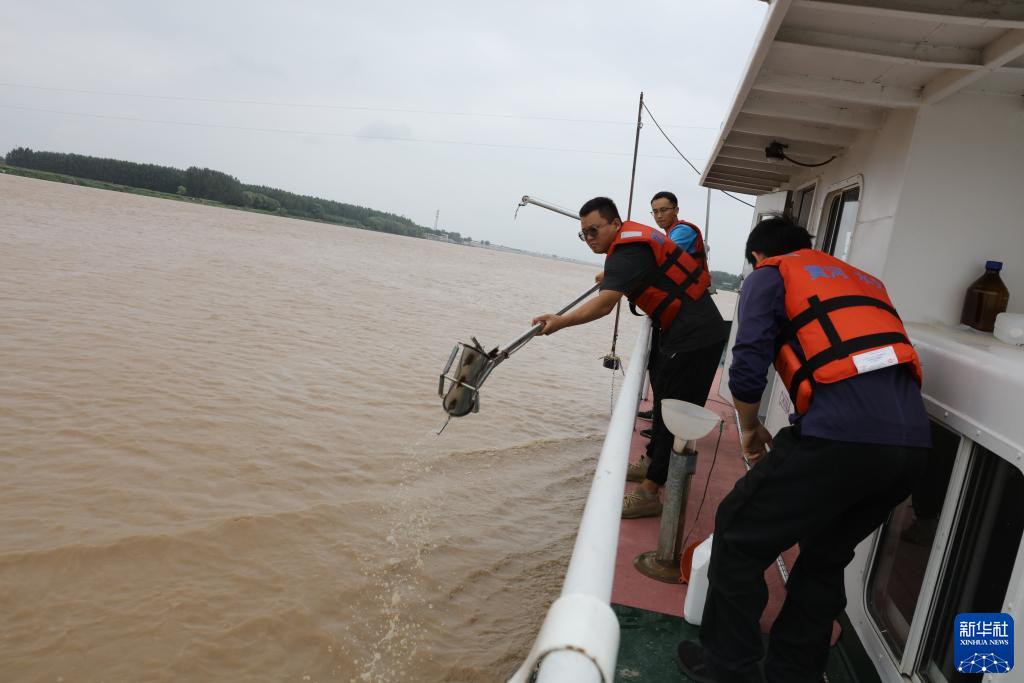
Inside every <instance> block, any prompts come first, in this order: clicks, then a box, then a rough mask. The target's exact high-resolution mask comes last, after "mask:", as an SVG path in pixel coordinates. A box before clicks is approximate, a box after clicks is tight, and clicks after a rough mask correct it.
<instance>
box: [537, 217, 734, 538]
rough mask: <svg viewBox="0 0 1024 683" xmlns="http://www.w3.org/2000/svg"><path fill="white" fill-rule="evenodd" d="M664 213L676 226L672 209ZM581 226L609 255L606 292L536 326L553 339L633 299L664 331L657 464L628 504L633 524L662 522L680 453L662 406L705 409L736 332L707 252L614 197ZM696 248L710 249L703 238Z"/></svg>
mask: <svg viewBox="0 0 1024 683" xmlns="http://www.w3.org/2000/svg"><path fill="white" fill-rule="evenodd" d="M660 199H665V200H666V201H668V200H667V198H665V197H662V198H660ZM671 204H673V205H674V204H675V202H671ZM659 208H661V207H659ZM669 208H675V207H674V206H673V207H669ZM660 213H661V214H667V215H668V216H669V218H670V219H672V220H673V221H674V218H672V216H671V214H672V212H671V211H669V212H660ZM656 218H657V215H656ZM580 224H581V227H582V230H580V233H579V237H580V239H582V240H584V241H585V242H586V243H587V246H589V247H590V249H591V251H593V252H594V253H595V254H607V256H606V258H605V264H604V275H603V278H602V280H601V289H600V292H599V294H598V296H597V297H595V298H593V299H591V300H589V301H587V302H586V303H584V304H583V305H581V306H580V307H578V308H576V309H574V310H573V311H570V312H569V313H566V314H565V315H551V314H546V315H541V316H537V317H536V318H534V320H533V324H537V323H538V322H543V323H544V328H543V330H542V332H541V333H542V334H553V333H554V332H557V331H558V330H560V329H562V328H563V327H570V326H572V325H581V324H584V323H588V322H591V321H593V320H597V319H598V318H601V317H604V316H606V315H608V314H609V313H610V312H611V311H612V310H614V308H615V305H616V304H617V303H618V302H619V300H620V299H621V298H622V296H624V295H625V296H626V297H627V298H628V299H629V300H630V302H632V303H634V304H635V305H636V306H637V307H638V308H640V309H642V310H643V311H644V312H645V313H647V314H648V315H649V316H651V318H652V320H653V324H654V325H656V326H658V328H659V329H660V344H659V347H660V348H659V349H658V352H657V353H658V358H657V362H656V365H657V371H656V372H655V373H653V374H652V376H651V386H652V389H653V392H654V396H655V399H656V400H655V408H654V413H655V414H654V417H655V419H654V424H653V426H652V430H653V434H652V438H651V444H650V449H649V453H650V464H649V466H648V467H647V470H646V473H645V475H643V476H641V477H638V478H642V479H643V481H642V482H641V483H640V486H639V487H637V488H636V489H635V490H634V491H632V492H630V493H628V494H626V497H625V498H624V499H623V503H622V516H623V517H625V518H634V517H652V516H656V515H658V514H661V507H662V506H661V501H660V500H659V498H658V491H659V490H660V488H661V487H662V486H664V484H665V479H666V476H667V474H668V461H669V453H670V451H671V448H672V435H671V433H670V432H669V431H668V428H667V427H665V425H664V422H663V421H662V420H661V406H660V400H661V399H664V398H677V399H680V400H683V401H688V402H690V403H696V404H697V405H703V404H704V402H705V401H706V400H707V396H708V393H709V391H710V390H711V384H712V382H713V381H714V378H715V372H716V371H717V369H718V362H719V360H720V359H721V356H722V349H723V348H724V347H725V342H726V339H727V338H728V335H729V331H728V326H727V325H726V324H725V322H724V321H723V320H722V315H721V314H720V313H719V312H718V307H717V306H716V305H715V303H714V301H712V300H711V295H710V294H709V293H708V287H709V285H710V276H709V274H708V273H707V268H706V265H705V264H704V261H703V258H702V257H703V254H702V253H701V254H700V255H699V256H700V258H698V257H697V256H694V255H693V254H690V253H688V252H686V251H684V250H682V249H680V248H679V247H678V246H677V245H676V244H675V243H673V242H672V241H670V240H668V239H666V236H665V234H664V233H662V232H661V231H659V230H655V229H653V228H649V227H647V226H644V225H640V224H639V223H633V222H626V223H625V224H624V223H623V222H622V220H621V218H620V217H619V212H618V209H617V208H616V206H615V203H614V202H613V201H612V200H611V199H608V198H607V197H595V198H594V199H591V200H590V201H588V202H587V203H586V204H584V205H583V207H582V208H581V209H580ZM693 232H694V233H696V231H695V230H694V231H693ZM693 244H695V245H698V247H699V248H700V251H701V252H702V251H703V249H702V247H703V244H702V242H701V241H700V236H699V235H698V234H695V235H694V237H693Z"/></svg>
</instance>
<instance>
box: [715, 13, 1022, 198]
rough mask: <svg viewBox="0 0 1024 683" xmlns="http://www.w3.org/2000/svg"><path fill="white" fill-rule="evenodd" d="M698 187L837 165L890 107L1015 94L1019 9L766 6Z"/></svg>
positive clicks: (743, 187) (762, 181)
mask: <svg viewBox="0 0 1024 683" xmlns="http://www.w3.org/2000/svg"><path fill="white" fill-rule="evenodd" d="M769 1H770V7H769V9H768V13H767V15H766V16H765V20H764V24H763V25H762V30H761V36H760V39H759V40H758V43H757V45H756V46H755V48H754V51H753V53H752V54H751V57H750V62H749V64H748V65H747V70H746V73H745V74H744V77H743V79H742V81H741V82H740V85H739V88H738V90H737V92H736V96H735V98H734V100H733V104H732V108H731V109H730V111H729V115H728V116H727V118H726V119H725V121H724V122H723V125H722V129H721V131H720V133H719V137H718V140H717V142H716V146H715V149H714V151H713V153H712V154H711V157H710V161H709V162H708V165H707V168H706V169H705V170H704V173H703V175H702V176H701V180H700V182H701V184H702V185H704V186H705V187H710V188H715V189H719V190H730V191H733V192H742V193H745V194H752V195H761V194H765V193H769V192H774V191H776V190H778V189H779V188H780V187H782V186H784V185H786V184H787V183H789V181H790V178H791V177H792V176H793V175H794V174H795V172H796V171H797V170H798V168H799V167H798V166H796V165H795V164H793V163H791V162H789V161H769V160H768V159H767V158H766V156H765V147H767V146H768V145H769V144H770V143H772V142H780V143H782V144H784V145H787V148H786V150H785V152H786V154H787V155H788V156H790V157H792V158H795V159H796V160H797V161H803V162H805V163H818V162H821V161H824V160H826V159H828V158H829V157H830V156H832V155H837V156H840V155H842V154H843V152H844V150H845V149H846V148H848V147H849V146H850V145H851V144H852V143H853V141H854V140H855V139H856V137H857V136H858V135H859V134H860V133H861V132H862V131H872V130H878V129H879V128H881V127H882V126H883V125H884V123H885V120H886V117H887V115H888V113H889V112H891V111H892V110H894V109H913V108H917V107H921V106H923V105H931V104H936V103H938V102H941V101H942V100H944V99H946V98H948V97H950V96H951V95H953V94H955V93H957V92H959V91H962V90H972V91H980V92H989V93H999V94H1005V95H1015V96H1018V97H1019V96H1021V95H1022V94H1024V1H1022V0H769Z"/></svg>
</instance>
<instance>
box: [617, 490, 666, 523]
mask: <svg viewBox="0 0 1024 683" xmlns="http://www.w3.org/2000/svg"><path fill="white" fill-rule="evenodd" d="M660 514H661V500H660V499H659V498H658V496H654V497H652V498H648V497H647V496H645V495H644V494H642V493H640V492H639V491H630V492H629V493H627V494H626V495H624V496H623V497H622V518H623V519H637V518H638V517H657V516H658V515H660Z"/></svg>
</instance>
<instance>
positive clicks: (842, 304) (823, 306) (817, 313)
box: [775, 294, 900, 355]
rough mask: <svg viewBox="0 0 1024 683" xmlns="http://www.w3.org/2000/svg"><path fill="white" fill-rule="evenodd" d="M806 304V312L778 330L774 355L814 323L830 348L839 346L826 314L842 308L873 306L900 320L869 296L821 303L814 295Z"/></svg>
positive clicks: (851, 295) (883, 303)
mask: <svg viewBox="0 0 1024 683" xmlns="http://www.w3.org/2000/svg"><path fill="white" fill-rule="evenodd" d="M807 304H808V307H807V310H805V311H804V312H803V313H800V314H799V315H797V316H796V317H795V318H793V319H792V320H790V321H789V322H787V323H786V324H785V325H783V326H782V327H781V328H780V329H779V334H778V335H777V336H776V337H775V353H776V355H778V352H779V351H780V350H781V349H782V346H783V344H787V343H788V342H790V341H792V340H793V339H796V336H797V332H799V331H800V329H801V328H803V327H805V326H806V325H809V324H811V323H812V322H815V321H817V322H818V324H819V325H821V329H822V330H824V332H825V335H826V336H827V337H828V341H829V344H831V345H832V346H835V345H836V344H841V343H842V342H843V340H842V339H841V338H840V337H839V332H837V331H836V328H835V325H833V324H832V319H831V318H829V316H828V314H829V313H831V312H832V311H838V310H840V309H842V308H852V307H854V306H873V307H875V308H880V309H882V310H883V311H887V312H889V313H891V314H892V315H894V316H895V317H896V319H897V320H899V319H900V314H899V313H897V312H896V309H895V308H893V307H892V306H890V305H889V304H887V303H885V302H884V301H882V300H881V299H876V298H875V297H871V296H862V295H859V294H850V295H847V296H837V297H834V298H832V299H828V300H827V301H822V300H821V298H820V297H818V296H817V295H814V296H812V297H810V298H809V299H807Z"/></svg>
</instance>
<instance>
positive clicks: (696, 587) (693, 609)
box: [683, 534, 715, 626]
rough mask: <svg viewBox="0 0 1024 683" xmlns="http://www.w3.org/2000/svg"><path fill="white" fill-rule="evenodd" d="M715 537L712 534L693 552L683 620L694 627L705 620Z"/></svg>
mask: <svg viewBox="0 0 1024 683" xmlns="http://www.w3.org/2000/svg"><path fill="white" fill-rule="evenodd" d="M714 537H715V535H714V534H711V535H710V536H708V537H707V538H706V539H705V540H704V542H703V543H701V544H700V545H699V546H697V547H696V548H695V549H694V551H693V564H692V565H691V568H690V583H689V585H688V586H687V588H686V600H684V601H683V619H685V620H686V621H687V622H689V623H691V624H693V625H694V626H700V622H701V619H703V618H704V601H705V600H706V599H707V597H708V565H709V564H711V542H712V539H714Z"/></svg>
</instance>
